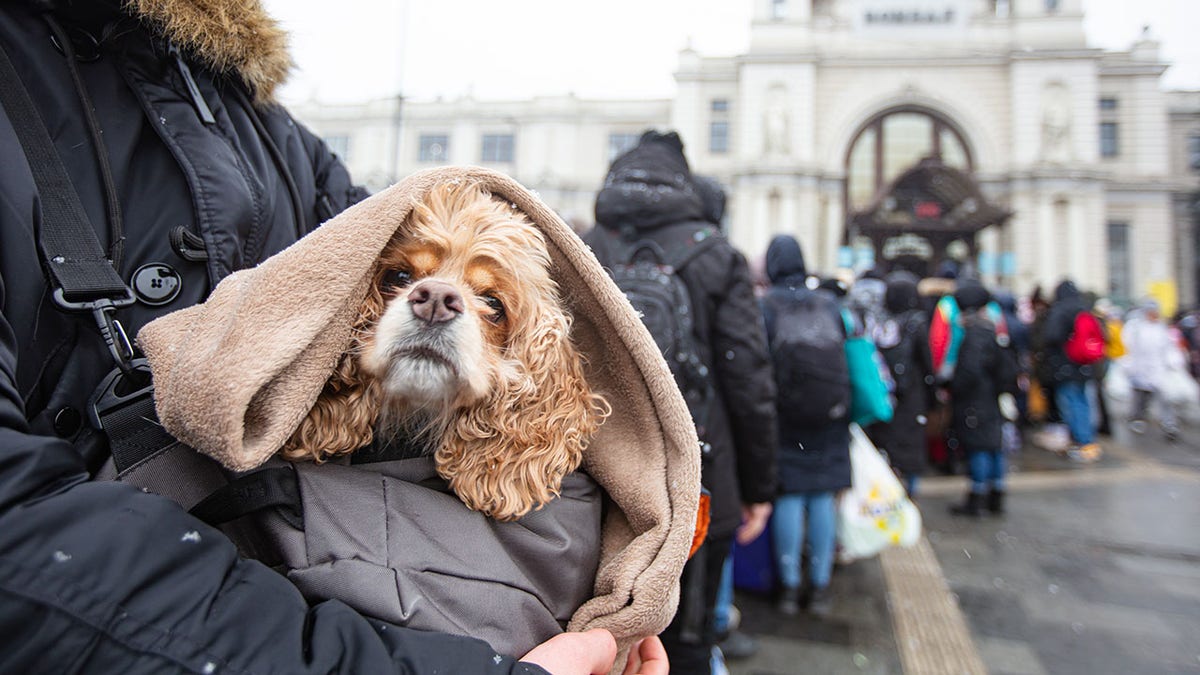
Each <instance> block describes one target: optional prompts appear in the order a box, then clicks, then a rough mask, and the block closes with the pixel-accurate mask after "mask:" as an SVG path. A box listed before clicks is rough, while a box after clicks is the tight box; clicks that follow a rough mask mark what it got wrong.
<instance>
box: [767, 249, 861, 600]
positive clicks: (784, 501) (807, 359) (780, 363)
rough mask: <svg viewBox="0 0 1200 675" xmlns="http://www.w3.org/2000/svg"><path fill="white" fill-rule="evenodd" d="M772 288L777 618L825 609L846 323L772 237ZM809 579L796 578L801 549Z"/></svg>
mask: <svg viewBox="0 0 1200 675" xmlns="http://www.w3.org/2000/svg"><path fill="white" fill-rule="evenodd" d="M766 259H767V277H768V278H769V279H770V281H771V287H770V288H769V289H768V291H767V294H766V296H765V297H764V298H763V317H764V319H766V322H767V341H768V344H769V345H770V347H771V357H772V362H773V364H774V368H775V381H776V388H777V390H778V391H779V395H778V398H777V400H776V406H777V408H778V419H779V496H778V497H777V498H776V500H775V516H774V519H773V520H772V523H771V536H772V539H773V541H774V551H775V558H776V568H777V570H778V574H779V579H780V594H779V598H778V599H777V602H778V608H779V610H780V611H781V612H783V613H785V614H789V615H790V614H796V613H797V612H798V611H799V610H800V607H801V605H802V604H803V603H802V598H801V594H802V588H803V589H807V591H808V594H809V597H808V598H807V605H808V608H809V610H810V611H811V612H813V613H814V614H817V615H820V616H825V615H828V613H829V612H830V611H831V609H832V597H831V595H830V593H829V579H830V576H831V573H832V570H833V553H834V543H835V530H834V528H835V506H834V498H835V496H836V494H837V492H838V491H839V490H841V489H843V488H847V487H850V426H849V424H850V419H849V414H850V379H849V368H848V366H847V365H846V356H845V342H846V321H845V318H844V317H843V315H842V311H841V309H840V307H839V306H838V302H837V300H835V299H834V298H833V297H832V296H831V295H830V294H829V293H827V292H825V291H821V290H815V289H811V288H809V287H808V285H807V277H808V275H807V269H806V267H805V264H804V254H803V252H802V251H801V248H800V242H798V241H796V239H795V237H792V236H790V235H779V236H777V237H775V238H774V239H772V240H771V243H770V245H769V246H768V247H767V257H766ZM805 541H807V543H808V546H809V551H810V556H809V567H808V570H807V572H808V574H807V575H805V574H804V573H803V572H804V570H802V568H801V561H802V555H801V553H802V551H803V548H804V547H803V545H804V543H805Z"/></svg>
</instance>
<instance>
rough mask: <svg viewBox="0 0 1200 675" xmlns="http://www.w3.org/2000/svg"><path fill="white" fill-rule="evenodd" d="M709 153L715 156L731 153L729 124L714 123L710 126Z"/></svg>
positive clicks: (722, 122) (723, 122)
mask: <svg viewBox="0 0 1200 675" xmlns="http://www.w3.org/2000/svg"><path fill="white" fill-rule="evenodd" d="M708 151H709V152H711V153H713V154H714V155H723V154H725V153H727V152H729V122H725V121H720V122H712V123H711V124H709V125H708Z"/></svg>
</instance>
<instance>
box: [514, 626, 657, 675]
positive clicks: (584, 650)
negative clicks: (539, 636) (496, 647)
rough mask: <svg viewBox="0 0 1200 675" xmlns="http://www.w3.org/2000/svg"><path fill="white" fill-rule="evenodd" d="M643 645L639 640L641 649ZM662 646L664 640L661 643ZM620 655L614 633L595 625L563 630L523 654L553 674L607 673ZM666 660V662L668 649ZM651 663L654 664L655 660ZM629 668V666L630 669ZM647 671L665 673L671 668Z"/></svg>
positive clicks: (524, 657)
mask: <svg viewBox="0 0 1200 675" xmlns="http://www.w3.org/2000/svg"><path fill="white" fill-rule="evenodd" d="M656 639H657V638H656ZM642 642H643V643H644V642H645V640H643V641H642ZM641 646H642V645H641V643H639V645H638V647H639V650H640V648H641ZM661 646H662V645H661V643H660V644H659V647H661ZM616 659H617V641H616V640H615V639H613V636H612V633H610V632H608V631H606V630H604V629H603V628H594V629H592V630H589V631H585V632H583V633H559V634H558V635H555V636H554V637H552V638H550V639H549V640H546V641H545V642H543V643H542V644H540V645H538V646H536V647H534V648H533V649H532V650H530V652H529V653H528V654H526V655H525V656H523V657H522V658H521V660H522V661H524V662H525V663H532V664H535V665H538V666H541V667H542V668H545V669H546V670H547V671H548V672H550V673H553V675H606V674H607V673H608V672H609V671H611V670H612V666H613V661H616ZM662 660H663V662H664V663H665V662H666V653H665V652H664V653H663V655H662ZM650 665H651V666H653V665H654V661H653V660H651V664H650ZM628 672H629V669H628V667H626V673H628ZM643 672H644V673H645V674H646V675H665V673H666V672H667V671H666V670H662V671H657V670H647V671H643Z"/></svg>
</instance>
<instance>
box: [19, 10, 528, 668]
mask: <svg viewBox="0 0 1200 675" xmlns="http://www.w3.org/2000/svg"><path fill="white" fill-rule="evenodd" d="M53 4H54V3H50V2H41V3H19V2H8V3H4V4H3V5H0V46H3V48H4V50H5V52H6V53H7V54H8V56H9V58H10V60H11V61H12V63H13V65H14V67H15V69H16V71H17V72H18V74H19V76H20V78H21V80H22V81H23V82H24V85H25V87H26V88H27V89H28V91H29V95H30V97H31V99H32V100H33V102H34V105H35V107H36V108H37V109H38V110H39V112H40V114H41V116H42V118H43V120H44V122H45V126H46V128H47V129H48V131H49V132H50V134H51V137H52V139H53V141H54V143H55V146H56V149H57V151H58V154H59V155H60V156H61V157H62V160H63V163H64V164H65V166H66V169H67V171H68V173H69V174H70V177H71V179H72V181H73V183H74V185H75V188H76V191H77V192H78V194H79V197H80V200H81V201H82V205H83V208H84V210H85V211H86V213H87V215H88V217H89V219H90V221H91V223H92V226H93V228H94V229H95V230H96V233H97V236H98V237H99V240H100V243H101V245H102V246H103V247H105V249H106V250H107V251H109V253H110V255H111V256H112V258H113V262H114V264H115V265H116V267H117V269H118V271H119V273H120V275H121V276H122V277H123V278H124V279H126V280H129V279H130V276H131V274H132V273H133V272H134V271H135V270H137V269H138V268H139V267H140V266H142V265H144V264H147V263H154V262H156V263H165V264H167V265H169V266H171V267H172V268H174V269H175V270H176V271H177V272H178V273H179V275H180V279H181V290H180V293H179V296H178V297H177V298H175V299H174V300H173V301H172V302H169V303H167V304H165V305H162V306H156V307H152V306H149V305H146V304H144V303H141V302H139V303H137V304H135V305H133V306H131V307H129V308H127V309H122V310H120V311H118V312H117V318H118V320H119V321H121V322H122V323H123V324H124V326H125V328H126V330H127V332H128V333H129V335H130V336H131V337H132V336H133V335H134V334H135V333H136V331H137V330H138V329H139V328H141V327H142V326H143V325H144V324H146V323H147V322H149V321H150V320H152V319H154V318H156V317H158V316H161V315H162V314H165V313H167V312H170V311H172V310H175V309H179V308H182V307H185V306H188V305H191V304H194V303H197V302H200V301H201V300H203V299H204V298H205V297H206V296H207V294H208V293H209V291H210V290H211V288H212V287H213V286H214V285H215V284H216V283H217V282H218V281H219V280H220V279H222V278H223V277H225V276H226V275H228V274H229V273H230V272H232V271H234V270H237V269H241V268H245V267H249V266H252V265H255V264H257V263H258V262H260V261H261V260H263V259H264V258H266V257H267V256H269V255H270V254H272V253H274V252H276V251H279V250H280V249H282V248H284V247H285V246H287V245H288V244H290V243H292V242H294V241H295V240H296V239H297V237H299V236H300V235H302V234H304V233H305V232H308V231H309V230H311V229H313V228H314V227H316V226H317V225H318V224H319V223H320V222H321V221H322V220H324V219H325V218H328V217H329V216H331V215H333V214H334V213H335V212H337V211H339V210H341V209H342V208H345V207H346V206H347V205H349V204H351V203H353V202H354V201H356V200H358V199H360V198H362V197H363V196H365V192H364V191H362V190H361V189H359V188H357V187H355V186H353V185H352V184H351V182H350V178H349V175H348V174H347V172H346V171H345V169H344V167H343V166H342V165H341V163H340V162H339V161H338V160H337V158H336V157H334V156H333V155H332V154H331V153H330V152H329V151H328V149H327V148H326V147H325V145H324V144H323V143H321V141H320V140H319V139H317V138H316V137H315V136H313V135H312V134H311V133H309V132H308V131H307V130H305V129H304V128H303V127H301V126H300V125H298V124H296V123H295V122H294V121H293V120H292V118H291V117H289V116H288V114H287V113H286V112H285V111H284V110H283V109H282V108H280V107H279V106H277V105H274V104H272V103H270V101H269V94H270V92H269V89H270V85H272V84H273V81H271V77H270V76H268V77H266V78H265V79H264V78H263V76H262V75H263V73H264V72H266V73H269V72H272V71H271V68H269V67H265V66H268V65H269V64H265V63H264V62H265V61H268V60H270V58H268V57H262V58H258V57H248V59H249V60H248V61H245V62H241V63H238V62H237V61H236V59H235V60H234V63H233V65H232V66H230V67H229V69H228V70H222V71H221V72H216V66H215V65H213V66H209V65H205V63H204V62H201V61H200V60H198V59H196V58H193V51H192V50H193V48H194V44H191V43H188V42H184V41H182V38H184V37H186V36H187V35H188V33H187V30H180V29H179V25H177V24H175V23H173V18H175V17H171V16H166V15H163V14H159V15H157V16H156V17H154V18H147V17H141V18H140V19H139V18H135V17H131V16H128V15H125V14H123V13H122V12H121V10H119V9H118V8H117V5H118V3H117V2H112V1H104V0H97V1H96V2H86V3H72V4H71V5H70V6H69V7H70V9H69V10H68V9H63V10H61V11H60V10H56V9H54V10H51V11H47V10H48V9H49V8H51V6H52V5H53ZM121 4H124V3H121ZM130 4H134V3H130ZM193 4H194V3H171V2H167V3H162V2H160V3H145V6H153V7H156V8H157V9H158V10H162V9H163V8H164V7H165V8H168V10H169V11H173V10H178V11H180V12H182V13H184V14H190V16H187V17H186V19H188V20H190V23H189V22H188V21H185V22H184V23H189V25H190V26H191V27H192V28H193V29H194V28H195V27H196V26H197V25H199V26H205V25H211V24H212V23H213V21H212V15H211V14H209V12H208V7H207V6H205V7H194V6H193ZM63 5H64V6H67V3H63ZM256 6H257V3H231V5H230V7H229V8H227V9H231V14H229V15H228V16H227V17H226V18H231V19H232V20H233V21H234V22H235V23H239V27H241V28H245V29H246V32H245V39H247V40H250V41H251V42H253V44H252V45H249V47H250V50H249V53H251V54H256V53H258V51H261V49H262V45H263V44H266V43H267V42H268V41H269V37H270V36H268V35H266V34H264V32H263V28H264V27H263V25H258V26H256V25H247V24H244V23H240V21H241V19H242V17H241V16H240V15H239V12H241V14H245V13H246V12H247V11H250V12H251V13H253V12H254V11H258V10H256V9H255V7H256ZM247 7H249V8H250V9H249V10H247ZM233 10H236V11H233ZM260 18H262V17H260ZM206 21H207V22H208V24H206V23H205V22H206ZM52 32H58V33H59V38H58V39H57V40H55V41H52V39H51V34H52ZM164 34H170V35H174V36H175V37H176V44H177V46H178V47H179V50H180V54H181V55H180V56H178V57H176V55H175V53H174V50H172V49H170V47H169V45H168V43H167V41H166V40H165V39H164V38H163V35H164ZM63 36H66V39H67V40H68V41H69V42H70V43H71V45H72V46H73V47H74V50H75V51H76V52H77V59H76V60H75V61H74V62H71V61H68V59H67V58H65V57H64V54H63V53H61V52H60V49H59V47H57V46H56V42H58V43H59V45H60V46H61V38H62V37H63ZM192 37H194V38H197V39H200V38H203V37H209V38H216V41H215V42H210V43H206V47H205V54H207V55H209V56H214V50H215V51H216V52H220V51H221V50H222V49H224V50H226V52H229V53H233V54H235V55H236V54H238V53H240V52H239V51H238V48H239V46H246V45H237V44H234V45H230V44H228V41H230V40H232V41H233V42H236V41H237V38H236V37H234V38H230V36H228V35H225V34H223V33H220V34H208V35H207V36H205V35H195V34H193V35H192ZM221 40H225V41H226V43H222V42H221ZM256 50H258V51H256ZM217 55H218V56H219V54H217ZM226 55H228V54H226ZM243 55H244V54H243ZM273 58H275V59H276V61H278V59H279V58H280V55H278V54H276V55H274V56H273ZM282 59H283V61H284V63H285V64H286V54H283V55H282ZM209 63H212V61H210V62H209ZM277 65H278V64H277ZM256 69H257V70H256ZM72 71H74V73H72ZM256 73H257V75H258V79H257V80H256V79H255V74H256ZM75 76H78V80H79V82H80V87H77V86H76V85H75V83H74V77H75ZM189 81H190V82H193V83H194V86H195V88H194V90H193V89H190V88H189V87H190V84H189ZM80 88H82V91H80V90H79V89H80ZM84 97H86V99H88V101H89V102H88V103H85V102H84V100H83V99H84ZM85 105H88V106H90V107H92V108H93V109H94V113H95V128H94V129H93V131H94V132H96V134H97V135H98V136H99V137H100V138H102V139H103V140H102V143H103V146H102V147H103V148H104V149H105V151H106V154H107V161H104V160H103V159H102V158H101V157H100V156H99V155H98V153H97V151H96V149H95V146H94V145H93V141H92V137H91V136H92V132H91V131H89V123H88V121H87V116H86V115H85V113H84V106H85ZM10 112H11V111H8V110H5V111H3V114H2V115H0V153H2V156H3V157H4V158H5V161H4V162H2V163H0V197H2V199H0V308H2V310H3V313H2V316H0V636H3V637H0V672H5V673H18V672H19V673H61V672H113V673H118V672H119V673H159V672H195V673H213V672H218V673H223V672H256V673H310V672H311V673H316V672H322V673H325V672H409V673H428V672H446V673H450V672H454V673H504V672H514V671H516V672H526V671H527V670H530V671H533V672H542V671H541V670H540V669H538V668H534V667H529V668H528V669H527V668H526V667H525V666H524V665H521V666H517V665H515V664H514V662H513V660H512V659H501V658H499V657H495V654H494V653H493V651H492V650H491V648H490V647H488V646H487V645H486V644H484V643H483V642H480V641H478V640H472V639H469V638H459V637H451V636H446V635H436V634H429V633H417V632H416V631H411V630H407V629H402V628H397V627H394V626H387V625H384V624H382V623H380V622H378V621H373V620H370V621H369V620H367V619H366V618H364V617H362V616H361V615H358V614H356V613H354V612H353V611H351V610H350V609H349V608H348V607H346V606H345V605H343V604H341V603H338V602H325V603H322V604H320V605H317V606H314V607H309V606H308V605H307V603H306V602H305V600H304V598H302V597H301V596H300V594H299V592H298V591H297V590H296V589H295V588H294V587H293V586H292V585H291V584H290V583H289V582H288V581H287V580H286V579H285V578H283V577H282V576H280V575H278V574H276V573H275V572H274V571H272V570H270V569H269V568H267V567H265V566H263V565H261V564H259V563H256V562H251V561H247V560H243V559H240V558H239V557H238V555H237V551H236V550H235V548H234V546H233V545H232V544H231V543H230V542H229V540H228V539H226V538H225V537H224V536H223V535H222V534H221V533H220V532H218V531H217V530H214V529H212V528H209V527H207V526H205V525H204V524H203V523H202V522H200V521H198V520H196V519H194V518H192V517H191V516H189V515H188V514H187V513H185V512H184V511H183V510H182V509H180V508H179V507H178V506H176V505H175V504H174V503H172V502H169V501H167V500H166V499H163V498H160V497H157V496H155V495H151V494H144V493H142V492H140V491H139V490H137V489H135V488H133V487H130V486H128V485H124V484H118V483H110V482H95V481H90V480H89V470H90V471H94V470H95V469H96V468H97V467H98V466H100V464H101V463H102V462H103V461H104V460H105V459H106V456H107V454H108V451H107V443H106V442H105V441H104V440H103V439H102V438H101V437H100V436H99V435H97V434H96V433H93V432H92V431H91V430H90V428H88V425H87V423H86V421H84V420H86V416H85V414H84V413H85V410H86V406H87V402H88V397H89V395H90V394H91V393H92V391H93V390H94V389H95V387H96V385H97V384H98V382H99V381H100V379H101V378H102V377H103V376H104V375H105V374H106V373H107V372H109V370H110V369H111V368H112V367H113V363H112V360H111V358H110V357H109V354H108V350H107V348H106V346H105V344H104V343H103V341H102V340H101V338H100V336H99V334H98V331H97V329H96V327H95V325H94V323H93V322H92V319H91V317H90V316H88V315H86V314H84V315H74V314H67V313H64V312H63V311H60V310H59V309H57V308H56V307H55V306H54V304H53V303H52V301H51V299H50V289H48V288H47V283H46V280H45V277H44V276H43V274H42V270H41V265H42V263H41V262H40V261H39V253H38V249H37V245H36V240H35V228H36V227H38V224H39V223H40V221H41V218H43V217H44V214H43V213H42V211H41V200H40V199H39V195H38V193H37V190H36V188H35V184H34V181H33V179H32V174H31V170H30V166H29V165H28V163H27V162H26V160H25V156H24V154H23V151H22V149H21V146H20V145H19V142H18V139H17V137H16V135H15V132H14V127H13V125H12V123H11V120H10V117H9V114H10ZM210 115H211V117H209V116H210ZM205 118H208V120H207V121H206V119H205ZM101 166H105V167H106V168H107V169H108V170H109V171H110V173H111V189H106V188H105V181H103V180H102V178H101V176H102V174H101V172H100V171H99V170H98V168H99V167H101ZM176 228H182V229H181V230H180V231H179V232H177V233H176V234H177V238H178V239H179V241H180V242H181V245H179V246H174V247H173V245H172V242H171V238H170V236H169V235H170V233H171V232H172V230H175V229H176ZM185 232H186V233H187V234H186V235H184V233H185ZM298 301H302V299H298Z"/></svg>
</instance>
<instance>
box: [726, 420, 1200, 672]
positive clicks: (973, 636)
mask: <svg viewBox="0 0 1200 675" xmlns="http://www.w3.org/2000/svg"><path fill="white" fill-rule="evenodd" d="M1101 444H1102V446H1103V447H1104V448H1105V455H1104V457H1103V458H1102V459H1101V460H1100V461H1099V462H1097V463H1095V464H1091V465H1079V464H1075V463H1073V462H1071V461H1070V460H1069V459H1067V458H1065V457H1061V456H1059V455H1057V454H1055V453H1052V452H1049V451H1046V450H1043V449H1041V448H1037V447H1034V446H1032V445H1031V444H1029V443H1026V445H1025V447H1024V448H1023V449H1022V450H1021V452H1020V453H1019V455H1018V456H1017V457H1016V458H1014V461H1013V466H1012V470H1011V473H1010V475H1009V499H1008V513H1007V514H1006V515H1004V516H1001V517H992V516H988V517H985V518H981V519H964V518H961V517H955V516H951V515H950V514H949V506H950V505H951V504H953V503H955V502H957V501H959V500H961V499H962V496H963V493H964V492H965V490H966V479H965V478H964V477H961V476H946V477H936V478H929V479H926V480H925V481H923V483H922V484H921V486H920V487H919V488H918V494H919V500H918V504H919V506H920V507H921V510H922V514H923V517H924V521H925V539H923V541H922V542H921V544H919V545H918V546H917V547H914V549H910V550H901V549H894V550H891V551H888V552H886V553H885V554H884V555H883V556H881V557H879V558H875V559H870V560H859V561H855V562H854V563H852V564H849V565H846V566H841V567H838V568H837V569H836V570H835V572H834V577H833V581H832V583H831V588H832V589H833V593H834V597H835V604H834V612H833V615H832V616H831V617H829V618H828V619H826V620H819V619H816V618H814V617H811V616H807V615H801V616H799V617H785V616H783V615H781V614H779V613H778V612H776V611H775V610H774V608H773V603H772V600H773V599H772V598H770V597H765V596H758V595H754V594H750V593H746V592H741V591H739V592H738V594H737V599H736V604H737V606H738V608H739V610H740V611H741V615H742V618H741V629H742V630H743V631H744V632H746V633H749V634H751V635H753V636H754V637H756V638H757V639H758V641H759V644H760V650H759V652H758V653H757V654H756V655H754V656H753V657H751V658H748V659H743V660H738V661H730V662H729V663H728V666H729V671H730V673H732V674H733V675H782V674H785V673H833V674H838V673H855V674H857V673H908V674H909V675H914V674H919V675H926V674H929V675H934V674H935V673H963V672H969V673H973V672H990V673H993V674H996V675H1046V674H1052V675H1059V674H1063V675H1071V674H1075V673H1080V674H1083V673H1089V674H1090V673H1100V674H1108V673H1112V674H1114V675H1115V674H1124V673H1138V674H1141V673H1200V525H1198V523H1200V427H1197V426H1196V425H1195V424H1192V425H1189V426H1187V427H1185V430H1184V434H1183V437H1182V438H1181V440H1180V441H1178V442H1176V443H1173V444H1172V443H1167V442H1166V441H1165V440H1164V439H1163V438H1162V437H1161V435H1160V434H1158V433H1157V432H1155V431H1149V432H1147V433H1146V434H1144V435H1135V434H1133V433H1131V432H1130V431H1128V429H1127V428H1126V427H1125V426H1123V425H1121V426H1118V428H1116V429H1115V435H1114V437H1112V438H1109V437H1101ZM926 551H928V552H931V554H928V555H927V554H926V553H924V552H926ZM896 570H901V571H900V572H897V571H896ZM905 570H907V571H908V572H911V574H909V573H907V572H905ZM914 574H915V575H916V576H914ZM922 575H923V576H922ZM922 579H924V581H923V580H922ZM943 594H944V595H945V598H946V600H945V602H944V603H942V604H939V602H940V601H941V600H942V598H941V597H938V596H940V595H943ZM964 619H965V620H964ZM897 636H900V637H899V638H898V637H897Z"/></svg>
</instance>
